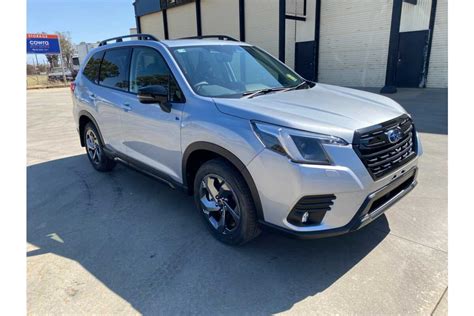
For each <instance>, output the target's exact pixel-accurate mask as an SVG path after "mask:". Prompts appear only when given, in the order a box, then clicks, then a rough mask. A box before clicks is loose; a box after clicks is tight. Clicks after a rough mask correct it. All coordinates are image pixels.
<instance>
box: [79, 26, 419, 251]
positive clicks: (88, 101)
mask: <svg viewBox="0 0 474 316" xmlns="http://www.w3.org/2000/svg"><path fill="white" fill-rule="evenodd" d="M134 36H135V37H137V39H136V40H129V41H123V40H122V39H123V38H124V37H130V36H124V37H118V38H113V39H110V40H106V41H103V42H102V43H101V44H100V46H99V47H98V48H97V49H95V50H93V51H92V52H91V53H90V54H89V56H88V57H87V59H86V61H87V62H86V63H85V66H83V67H82V68H81V70H80V72H79V74H78V76H77V78H76V81H75V83H74V84H73V86H72V88H73V89H72V90H73V99H74V117H75V121H76V124H77V130H78V132H79V135H80V141H81V145H82V146H84V147H85V148H86V152H87V155H88V157H89V160H90V162H91V163H92V166H93V167H94V168H95V169H97V170H98V171H109V170H112V169H113V168H114V166H115V164H116V161H120V162H123V163H125V164H127V165H129V166H132V167H134V168H136V169H138V170H140V171H142V172H144V173H146V174H148V175H151V176H153V177H155V178H157V179H160V180H162V181H164V182H165V183H167V184H168V185H169V186H171V187H172V188H181V189H183V190H185V191H186V192H188V193H189V194H193V195H194V199H195V203H196V206H197V208H198V210H199V212H200V213H201V214H202V217H203V218H204V220H205V222H206V223H207V225H208V227H209V229H210V231H211V232H212V233H213V235H214V236H215V237H216V238H217V239H219V240H221V241H223V242H225V243H229V244H242V243H245V242H247V241H249V240H251V239H253V238H254V237H256V236H257V235H258V234H259V232H260V230H261V228H263V227H270V228H273V229H277V230H279V231H283V232H286V233H289V234H292V235H295V236H298V237H303V238H309V237H322V236H334V235H339V234H343V233H347V232H350V231H353V230H356V229H358V228H360V227H362V226H364V225H366V224H368V223H370V222H371V221H373V220H374V219H375V218H377V217H378V216H380V215H381V214H382V213H383V212H384V211H385V210H386V209H387V208H388V207H390V206H391V205H393V204H394V203H395V202H396V201H398V200H399V199H400V198H402V197H403V196H404V195H406V194H407V193H408V192H409V191H411V190H412V189H413V188H414V186H415V185H416V175H417V161H418V157H419V156H420V155H421V145H420V141H419V137H418V135H417V133H416V131H415V127H414V125H413V123H412V120H411V117H410V115H409V114H407V112H406V111H405V110H404V109H403V108H402V107H401V106H400V105H399V104H398V103H396V102H394V101H393V100H391V99H389V98H386V97H383V96H380V95H376V94H371V93H368V92H363V91H359V90H353V89H348V88H342V87H337V86H332V85H326V84H320V83H314V82H310V81H307V80H305V79H303V78H302V77H301V76H299V75H298V74H297V73H295V72H294V71H293V70H291V69H290V68H288V67H287V66H286V65H285V64H283V63H281V62H280V61H278V60H277V59H275V58H273V57H272V56H271V55H269V54H268V53H266V52H265V51H263V50H262V49H260V48H257V47H255V46H252V45H249V44H246V43H242V42H239V41H236V40H234V39H232V38H230V37H227V36H221V35H219V36H214V38H208V37H207V36H206V37H205V38H203V37H199V38H194V39H189V38H188V39H179V40H166V41H158V40H156V39H155V38H154V37H153V36H151V35H146V34H138V35H134ZM209 37H210V36H209ZM111 42H114V43H111Z"/></svg>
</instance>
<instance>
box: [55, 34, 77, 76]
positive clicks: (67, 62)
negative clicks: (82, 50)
mask: <svg viewBox="0 0 474 316" xmlns="http://www.w3.org/2000/svg"><path fill="white" fill-rule="evenodd" d="M56 34H57V35H58V36H59V40H60V41H61V53H62V55H63V60H64V67H65V68H71V67H72V56H73V54H74V47H73V45H72V43H71V35H70V34H69V32H56Z"/></svg>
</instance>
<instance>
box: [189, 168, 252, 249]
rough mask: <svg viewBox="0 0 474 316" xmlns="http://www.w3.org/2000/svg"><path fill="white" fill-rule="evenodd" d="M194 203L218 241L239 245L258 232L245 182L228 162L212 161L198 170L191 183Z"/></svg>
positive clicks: (250, 197) (250, 196)
mask: <svg viewBox="0 0 474 316" xmlns="http://www.w3.org/2000/svg"><path fill="white" fill-rule="evenodd" d="M194 200H195V203H196V205H197V207H198V209H199V210H200V211H201V214H202V215H203V217H204V220H205V222H206V223H207V225H208V227H209V229H210V230H211V232H212V234H213V235H214V236H215V237H216V238H217V239H218V240H220V241H222V242H225V243H227V244H231V245H240V244H244V243H246V242H248V241H250V240H251V239H253V238H255V237H257V236H258V234H259V233H260V229H259V227H258V223H257V217H256V210H255V204H254V202H253V199H252V195H251V193H250V190H249V188H248V186H247V183H246V182H245V180H244V179H243V177H242V175H241V174H240V173H239V172H238V170H236V169H235V168H234V167H233V166H232V165H231V164H229V163H228V162H226V161H224V160H221V159H214V160H210V161H208V162H206V163H204V164H203V165H202V166H201V167H200V168H199V170H198V172H197V174H196V177H195V180H194Z"/></svg>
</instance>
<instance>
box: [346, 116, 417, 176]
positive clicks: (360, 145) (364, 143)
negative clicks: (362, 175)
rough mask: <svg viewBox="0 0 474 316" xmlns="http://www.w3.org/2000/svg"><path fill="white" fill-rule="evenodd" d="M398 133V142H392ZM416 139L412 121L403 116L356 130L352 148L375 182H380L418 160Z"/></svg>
mask: <svg viewBox="0 0 474 316" xmlns="http://www.w3.org/2000/svg"><path fill="white" fill-rule="evenodd" d="M397 133H398V134H399V136H400V137H399V139H397V140H396V141H394V139H393V138H392V139H390V136H393V135H394V134H397ZM415 135H416V133H415V127H414V125H413V123H412V121H411V119H410V118H409V117H408V116H407V115H402V116H400V117H398V118H396V119H394V120H390V121H387V122H384V123H382V124H378V125H376V126H372V127H368V128H364V129H361V130H357V131H356V132H355V135H354V142H353V144H354V145H353V146H354V150H355V152H356V153H357V155H358V156H359V157H360V159H361V160H362V162H363V163H364V165H365V167H366V168H367V170H368V171H369V173H370V175H371V176H372V178H373V179H374V180H377V179H380V178H381V177H383V176H384V175H386V174H388V173H390V172H391V171H393V170H395V169H397V168H399V167H401V166H403V165H404V164H406V163H407V162H408V161H410V160H411V159H413V158H414V157H415V156H416V148H415V146H416V138H415V137H416V136H415ZM393 137H395V136H393Z"/></svg>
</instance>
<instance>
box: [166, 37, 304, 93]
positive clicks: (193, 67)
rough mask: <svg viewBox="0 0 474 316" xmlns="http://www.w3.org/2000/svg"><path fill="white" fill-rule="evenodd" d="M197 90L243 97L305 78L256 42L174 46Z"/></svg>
mask: <svg viewBox="0 0 474 316" xmlns="http://www.w3.org/2000/svg"><path fill="white" fill-rule="evenodd" d="M171 51H172V53H173V56H174V57H175V59H176V61H177V63H178V64H179V66H180V68H181V70H182V71H183V72H184V74H185V76H186V79H187V80H188V82H189V84H190V85H191V87H192V88H193V90H194V91H195V92H196V93H197V94H199V95H202V96H208V97H241V96H242V95H243V94H245V93H249V92H252V91H257V90H261V89H270V88H272V89H273V88H291V87H296V86H298V85H299V84H301V83H303V82H304V80H303V79H302V78H301V77H300V76H299V75H297V74H296V73H295V72H294V71H292V70H291V69H289V68H288V67H286V66H284V65H282V64H281V63H280V62H279V61H277V60H276V59H275V58H273V57H272V56H270V55H268V54H267V53H265V52H263V51H262V50H260V49H258V48H256V47H252V46H238V45H206V46H190V47H174V48H171Z"/></svg>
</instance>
